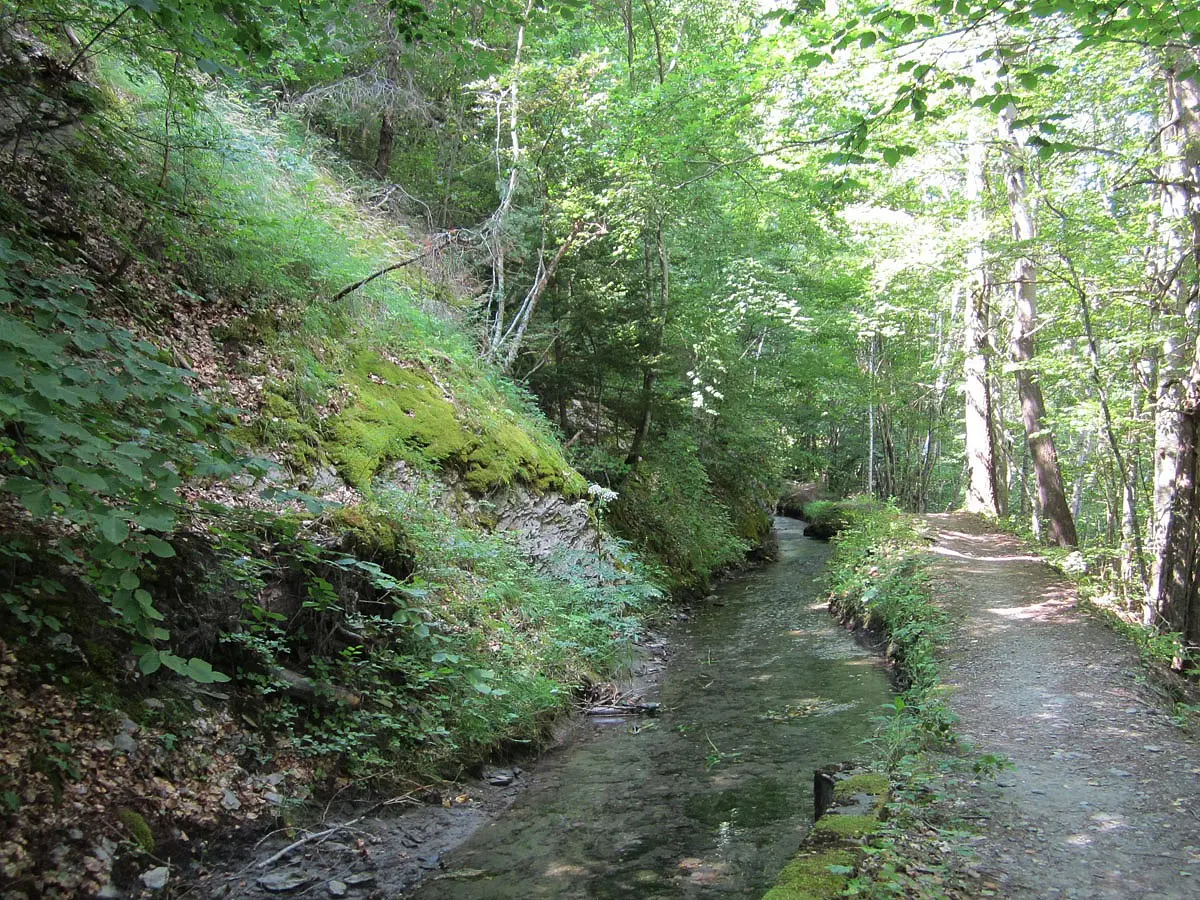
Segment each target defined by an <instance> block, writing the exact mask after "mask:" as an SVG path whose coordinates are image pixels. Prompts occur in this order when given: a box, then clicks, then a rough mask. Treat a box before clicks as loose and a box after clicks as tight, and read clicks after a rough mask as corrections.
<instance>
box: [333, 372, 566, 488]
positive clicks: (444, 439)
mask: <svg viewBox="0 0 1200 900" xmlns="http://www.w3.org/2000/svg"><path fill="white" fill-rule="evenodd" d="M345 380H346V382H347V384H348V386H349V387H350V388H351V390H352V391H353V393H354V397H355V401H354V403H353V404H352V405H350V406H349V407H348V408H347V409H346V410H345V411H343V412H342V413H341V414H340V415H339V416H338V417H337V418H336V419H335V420H334V422H333V424H332V430H331V433H332V438H331V441H330V446H329V454H330V456H331V457H332V458H333V460H334V461H335V462H336V464H337V466H338V469H339V470H340V471H341V473H342V476H343V477H344V478H346V480H347V481H349V482H350V483H351V484H353V485H354V486H356V487H359V488H364V487H368V486H369V485H370V483H371V481H372V479H374V478H375V476H376V475H378V474H379V473H380V471H382V469H383V468H384V466H385V465H386V464H387V463H389V462H395V461H398V460H403V461H405V462H408V463H411V464H413V465H416V466H419V467H433V468H447V467H453V468H456V469H458V470H460V471H461V472H462V473H463V475H464V476H465V479H466V483H467V487H468V488H469V489H470V490H471V491H473V492H475V493H478V494H484V493H487V492H488V491H490V490H492V489H494V488H497V487H501V486H504V485H508V484H512V483H514V482H518V481H519V482H523V483H525V484H528V485H531V486H533V487H535V488H537V489H538V490H540V491H552V490H554V491H560V492H561V493H563V494H565V495H567V496H579V495H580V494H581V493H582V492H583V490H584V488H585V483H584V481H583V479H582V478H581V477H580V476H579V474H578V473H577V472H575V471H574V470H573V469H571V467H570V465H569V464H568V463H567V461H566V459H565V458H564V457H563V455H562V453H561V451H560V450H559V449H558V448H557V447H556V446H554V445H553V444H552V443H550V442H549V441H548V440H544V439H542V438H541V437H540V436H536V435H533V434H531V433H530V432H528V431H526V430H525V429H523V428H522V427H521V425H520V423H519V422H518V421H516V416H515V415H514V414H513V413H512V412H511V411H510V410H509V409H507V408H505V407H504V406H502V405H501V402H500V400H501V398H499V397H497V398H495V399H496V402H495V403H493V404H490V408H485V406H486V405H485V404H480V403H474V404H471V405H470V406H469V407H468V408H467V409H466V411H461V410H460V409H459V408H458V407H457V406H456V404H455V402H454V399H453V397H451V396H448V394H447V391H446V390H445V389H444V388H443V387H441V386H440V385H439V384H437V383H435V381H434V380H433V378H432V377H431V376H430V375H429V374H428V373H426V372H424V371H422V370H419V369H412V368H404V367H401V366H399V365H396V364H395V363H392V362H389V361H388V360H386V359H384V358H383V357H381V356H380V355H379V354H378V353H375V352H373V351H362V352H359V353H357V354H355V355H354V357H353V358H352V360H351V363H350V366H349V367H348V371H347V372H346V373H345Z"/></svg>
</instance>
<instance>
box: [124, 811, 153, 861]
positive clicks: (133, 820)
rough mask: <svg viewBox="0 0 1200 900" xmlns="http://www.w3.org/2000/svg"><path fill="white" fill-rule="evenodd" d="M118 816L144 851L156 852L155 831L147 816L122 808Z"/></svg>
mask: <svg viewBox="0 0 1200 900" xmlns="http://www.w3.org/2000/svg"><path fill="white" fill-rule="evenodd" d="M117 817H118V818H119V819H120V820H121V824H123V825H124V826H125V827H126V828H127V829H128V830H129V836H130V837H131V838H132V839H133V842H134V843H135V844H137V846H138V849H139V850H141V851H142V852H143V853H153V852H154V832H153V831H151V830H150V825H149V823H147V822H146V818H145V816H143V815H142V814H141V813H139V812H137V811H135V810H132V809H122V810H120V811H119V812H118V813H117Z"/></svg>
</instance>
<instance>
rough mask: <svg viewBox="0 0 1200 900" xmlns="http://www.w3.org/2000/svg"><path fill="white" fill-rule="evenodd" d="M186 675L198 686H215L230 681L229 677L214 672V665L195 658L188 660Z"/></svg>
mask: <svg viewBox="0 0 1200 900" xmlns="http://www.w3.org/2000/svg"><path fill="white" fill-rule="evenodd" d="M184 674H186V675H187V677H188V678H190V679H192V681H195V682H196V683H197V684H213V683H214V682H225V681H228V680H229V676H228V675H226V674H224V673H223V672H218V671H216V670H214V669H213V667H212V665H210V664H209V663H207V662H205V661H204V660H202V659H198V658H197V657H195V656H193V657H192V658H191V659H189V660H188V662H187V670H186V671H185V672H184Z"/></svg>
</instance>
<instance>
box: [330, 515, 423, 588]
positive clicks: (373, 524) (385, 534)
mask: <svg viewBox="0 0 1200 900" xmlns="http://www.w3.org/2000/svg"><path fill="white" fill-rule="evenodd" d="M324 521H325V522H326V523H327V524H328V525H329V527H330V528H331V529H332V530H333V531H335V532H337V533H338V535H339V537H340V540H339V545H340V547H341V549H342V550H343V551H345V552H346V553H351V554H353V555H354V556H356V557H358V558H359V559H364V560H368V561H370V562H373V563H376V564H377V565H379V566H380V567H381V568H382V569H383V570H384V571H386V572H387V573H388V574H390V575H392V576H393V577H396V578H404V577H407V576H408V575H409V574H410V573H411V571H412V567H413V561H414V555H413V551H412V548H411V547H410V546H409V542H408V535H407V534H406V533H405V531H404V525H403V523H402V522H400V521H399V520H398V519H396V518H394V517H392V516H389V515H386V514H385V513H382V512H379V511H376V510H373V509H370V508H368V507H365V506H340V507H336V508H335V509H331V510H329V511H328V512H327V513H326V514H325V517H324Z"/></svg>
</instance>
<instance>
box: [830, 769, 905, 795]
mask: <svg viewBox="0 0 1200 900" xmlns="http://www.w3.org/2000/svg"><path fill="white" fill-rule="evenodd" d="M890 789H891V784H890V783H889V782H888V778H887V776H886V775H880V774H878V773H876V772H864V773H862V774H861V775H851V776H850V777H849V778H844V779H842V780H841V781H839V782H838V783H837V784H836V785H835V786H834V789H833V796H834V798H835V799H837V800H849V799H850V798H851V797H853V796H854V795H856V794H870V795H871V796H872V797H875V798H876V800H877V801H881V802H882V801H883V800H885V799H886V798H887V795H888V791H889V790H890Z"/></svg>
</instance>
